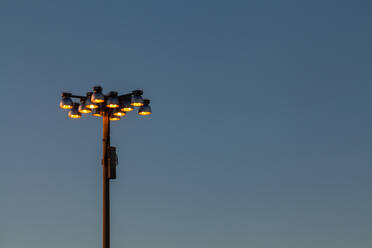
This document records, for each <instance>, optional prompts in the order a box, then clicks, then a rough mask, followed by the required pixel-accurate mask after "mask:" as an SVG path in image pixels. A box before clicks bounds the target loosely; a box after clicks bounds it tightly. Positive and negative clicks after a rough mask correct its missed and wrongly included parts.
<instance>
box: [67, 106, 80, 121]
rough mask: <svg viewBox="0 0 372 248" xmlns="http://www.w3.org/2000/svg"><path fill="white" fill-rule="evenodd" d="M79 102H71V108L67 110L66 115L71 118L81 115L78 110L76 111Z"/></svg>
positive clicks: (77, 117)
mask: <svg viewBox="0 0 372 248" xmlns="http://www.w3.org/2000/svg"><path fill="white" fill-rule="evenodd" d="M78 108H79V103H73V106H72V109H71V110H70V111H69V112H68V117H70V118H71V119H79V118H80V117H81V114H80V112H79V111H78Z"/></svg>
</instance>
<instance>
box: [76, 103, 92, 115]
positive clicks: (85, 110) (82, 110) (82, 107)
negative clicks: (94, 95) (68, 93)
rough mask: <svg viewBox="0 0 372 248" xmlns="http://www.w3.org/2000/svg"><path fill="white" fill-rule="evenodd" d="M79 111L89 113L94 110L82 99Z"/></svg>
mask: <svg viewBox="0 0 372 248" xmlns="http://www.w3.org/2000/svg"><path fill="white" fill-rule="evenodd" d="M79 112H80V113H83V114H88V113H90V112H92V110H91V109H88V108H86V105H85V101H82V102H81V103H80V106H79Z"/></svg>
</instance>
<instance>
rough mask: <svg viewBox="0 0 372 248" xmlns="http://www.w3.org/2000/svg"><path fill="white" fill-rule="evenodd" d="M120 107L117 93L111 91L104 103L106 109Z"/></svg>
mask: <svg viewBox="0 0 372 248" xmlns="http://www.w3.org/2000/svg"><path fill="white" fill-rule="evenodd" d="M119 106H120V103H119V99H118V93H117V92H116V91H111V92H110V94H109V97H108V99H107V102H106V107H108V108H118V107H119Z"/></svg>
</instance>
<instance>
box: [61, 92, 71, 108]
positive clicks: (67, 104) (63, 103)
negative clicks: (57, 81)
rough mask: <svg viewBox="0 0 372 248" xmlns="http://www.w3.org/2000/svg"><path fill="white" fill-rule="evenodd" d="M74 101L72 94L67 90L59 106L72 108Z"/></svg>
mask: <svg viewBox="0 0 372 248" xmlns="http://www.w3.org/2000/svg"><path fill="white" fill-rule="evenodd" d="M73 105H74V103H73V102H72V100H71V94H70V93H67V92H63V93H62V99H61V101H60V102H59V107H60V108H61V109H72V107H73Z"/></svg>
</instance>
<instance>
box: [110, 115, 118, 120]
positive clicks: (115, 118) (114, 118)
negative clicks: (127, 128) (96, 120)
mask: <svg viewBox="0 0 372 248" xmlns="http://www.w3.org/2000/svg"><path fill="white" fill-rule="evenodd" d="M119 120H120V116H115V115H110V121H119Z"/></svg>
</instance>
